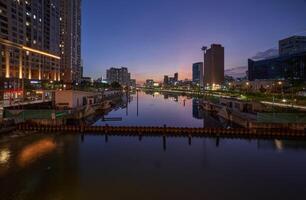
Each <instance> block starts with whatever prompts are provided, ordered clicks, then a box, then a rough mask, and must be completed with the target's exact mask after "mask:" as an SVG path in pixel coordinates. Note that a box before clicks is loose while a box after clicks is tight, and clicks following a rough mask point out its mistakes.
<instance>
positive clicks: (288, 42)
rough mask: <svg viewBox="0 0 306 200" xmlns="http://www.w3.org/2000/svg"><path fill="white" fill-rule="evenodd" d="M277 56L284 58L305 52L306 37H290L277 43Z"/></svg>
mask: <svg viewBox="0 0 306 200" xmlns="http://www.w3.org/2000/svg"><path fill="white" fill-rule="evenodd" d="M278 44H279V55H280V56H286V55H292V54H296V53H299V52H303V51H306V36H292V37H289V38H285V39H283V40H280V41H279V42H278Z"/></svg>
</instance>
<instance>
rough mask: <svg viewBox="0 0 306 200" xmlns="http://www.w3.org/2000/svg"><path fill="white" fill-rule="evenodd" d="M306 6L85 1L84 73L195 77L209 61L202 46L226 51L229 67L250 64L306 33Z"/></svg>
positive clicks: (302, 3) (159, 78) (300, 3)
mask: <svg viewBox="0 0 306 200" xmlns="http://www.w3.org/2000/svg"><path fill="white" fill-rule="evenodd" d="M305 8H306V2H305V1H304V0H297V1H296V2H295V4H293V3H292V2H291V1H290V2H289V1H286V0H282V1H269V2H266V1H259V2H258V1H256V2H255V1H241V0H236V1H231V2H224V1H220V2H209V1H197V0H194V1H191V2H190V1H188V2H187V1H184V0H180V1H175V2H174V1H166V2H165V1H154V2H141V1H137V0H134V1H129V2H128V3H127V2H124V1H115V2H108V1H107V2H106V1H90V4H89V3H88V2H86V1H83V9H82V12H83V13H84V15H83V29H82V36H83V38H82V46H83V47H84V48H83V49H82V53H83V54H82V55H83V60H84V75H85V76H92V77H93V78H98V77H99V76H101V75H103V76H105V69H107V68H109V67H116V66H125V67H128V68H129V70H130V71H131V73H132V75H133V76H132V77H133V78H136V79H137V81H142V82H143V81H144V80H145V79H149V78H152V79H155V80H157V81H162V79H163V75H165V74H172V73H173V72H175V71H177V72H179V74H180V77H181V79H184V78H189V79H191V75H192V72H191V70H190V68H191V66H192V63H194V62H202V61H203V60H202V52H201V49H200V48H201V46H202V45H209V44H211V43H220V44H222V45H223V46H224V47H225V69H228V68H232V67H239V66H247V60H248V58H251V57H253V56H254V55H256V54H257V53H258V52H261V51H265V50H267V49H270V48H276V46H277V45H276V44H277V41H278V40H280V39H283V38H286V37H288V36H291V35H305V33H306V26H305V24H304V22H303V19H304V18H305V17H306V13H305V12H303V11H304V10H305ZM214 10H217V11H216V12H214ZM283 13H290V15H283ZM210 16H214V17H210ZM92 19H99V20H92ZM280 21H282V23H279V22H280ZM272 25H273V26H272Z"/></svg>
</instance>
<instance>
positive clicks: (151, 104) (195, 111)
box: [94, 92, 234, 127]
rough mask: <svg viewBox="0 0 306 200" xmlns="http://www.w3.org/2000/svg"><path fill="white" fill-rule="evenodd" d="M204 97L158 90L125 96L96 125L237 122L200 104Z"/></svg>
mask: <svg viewBox="0 0 306 200" xmlns="http://www.w3.org/2000/svg"><path fill="white" fill-rule="evenodd" d="M200 102H201V98H197V97H192V96H180V95H178V94H170V93H163V94H161V93H158V92H147V93H144V92H138V93H137V94H131V95H129V96H123V99H122V103H121V104H120V106H118V108H117V109H115V110H113V111H112V112H110V113H108V114H107V115H106V116H104V118H100V119H99V120H98V121H97V122H96V123H95V124H94V125H106V124H108V125H112V126H120V125H123V126H164V125H166V126H173V127H228V126H234V125H233V124H229V123H227V122H225V121H224V120H222V119H219V118H218V117H217V116H213V115H210V114H209V113H206V112H204V111H203V110H202V109H201V108H200Z"/></svg>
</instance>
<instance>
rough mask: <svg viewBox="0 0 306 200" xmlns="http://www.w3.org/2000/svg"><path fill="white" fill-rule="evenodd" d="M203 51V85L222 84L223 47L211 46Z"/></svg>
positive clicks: (218, 45)
mask: <svg viewBox="0 0 306 200" xmlns="http://www.w3.org/2000/svg"><path fill="white" fill-rule="evenodd" d="M203 50H204V84H205V86H206V85H220V84H222V83H223V82H224V47H222V46H221V45H220V44H212V45H211V48H210V49H207V50H206V49H203Z"/></svg>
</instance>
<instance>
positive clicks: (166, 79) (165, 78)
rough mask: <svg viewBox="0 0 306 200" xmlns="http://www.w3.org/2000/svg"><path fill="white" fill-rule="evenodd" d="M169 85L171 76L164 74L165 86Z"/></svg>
mask: <svg viewBox="0 0 306 200" xmlns="http://www.w3.org/2000/svg"><path fill="white" fill-rule="evenodd" d="M167 85H169V76H167V75H165V76H164V86H167Z"/></svg>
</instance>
